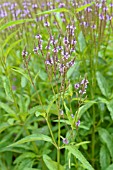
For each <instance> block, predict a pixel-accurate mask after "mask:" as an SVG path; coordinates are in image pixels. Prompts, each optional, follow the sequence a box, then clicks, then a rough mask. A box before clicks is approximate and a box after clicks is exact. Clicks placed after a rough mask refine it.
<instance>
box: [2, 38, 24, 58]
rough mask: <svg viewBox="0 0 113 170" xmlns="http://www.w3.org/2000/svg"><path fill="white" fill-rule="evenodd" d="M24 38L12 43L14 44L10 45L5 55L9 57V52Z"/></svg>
mask: <svg viewBox="0 0 113 170" xmlns="http://www.w3.org/2000/svg"><path fill="white" fill-rule="evenodd" d="M22 40H23V39H20V40H17V41H15V42H14V43H12V44H11V45H10V46H9V48H7V49H6V52H5V54H4V56H6V57H7V56H8V54H9V52H10V51H11V50H12V49H13V48H14V47H15V46H17V45H18V44H19V43H20V42H21V41H22Z"/></svg>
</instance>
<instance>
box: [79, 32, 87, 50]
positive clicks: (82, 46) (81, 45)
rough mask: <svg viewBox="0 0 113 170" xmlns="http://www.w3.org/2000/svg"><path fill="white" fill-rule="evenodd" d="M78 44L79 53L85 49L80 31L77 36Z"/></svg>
mask: <svg viewBox="0 0 113 170" xmlns="http://www.w3.org/2000/svg"><path fill="white" fill-rule="evenodd" d="M78 43H79V46H80V51H81V52H83V51H84V50H85V48H86V42H85V38H84V35H83V33H82V31H81V32H80V33H79V35H78Z"/></svg>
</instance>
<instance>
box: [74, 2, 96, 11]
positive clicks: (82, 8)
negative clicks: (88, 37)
mask: <svg viewBox="0 0 113 170" xmlns="http://www.w3.org/2000/svg"><path fill="white" fill-rule="evenodd" d="M93 4H94V2H91V3H90V4H86V5H83V6H81V7H79V8H77V9H76V12H80V11H82V10H84V9H86V8H88V7H90V6H91V5H93Z"/></svg>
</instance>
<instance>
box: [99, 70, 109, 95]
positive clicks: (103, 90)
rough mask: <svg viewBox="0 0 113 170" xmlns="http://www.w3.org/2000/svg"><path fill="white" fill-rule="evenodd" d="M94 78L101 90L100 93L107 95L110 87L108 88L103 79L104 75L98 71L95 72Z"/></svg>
mask: <svg viewBox="0 0 113 170" xmlns="http://www.w3.org/2000/svg"><path fill="white" fill-rule="evenodd" d="M96 78H97V83H98V86H99V88H100V90H101V93H102V94H103V95H104V96H105V97H109V94H110V89H109V86H108V82H107V80H106V79H105V77H104V76H103V75H102V74H101V73H100V72H99V71H98V72H96Z"/></svg>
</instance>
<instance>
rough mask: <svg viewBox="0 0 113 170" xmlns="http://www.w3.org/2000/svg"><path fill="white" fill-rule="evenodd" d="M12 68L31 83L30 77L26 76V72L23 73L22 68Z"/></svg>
mask: <svg viewBox="0 0 113 170" xmlns="http://www.w3.org/2000/svg"><path fill="white" fill-rule="evenodd" d="M12 70H13V71H15V72H17V73H19V74H21V75H23V76H24V77H25V78H26V79H27V80H29V81H30V83H31V79H30V77H29V76H28V74H26V73H24V70H23V69H22V68H19V67H13V68H12Z"/></svg>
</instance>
